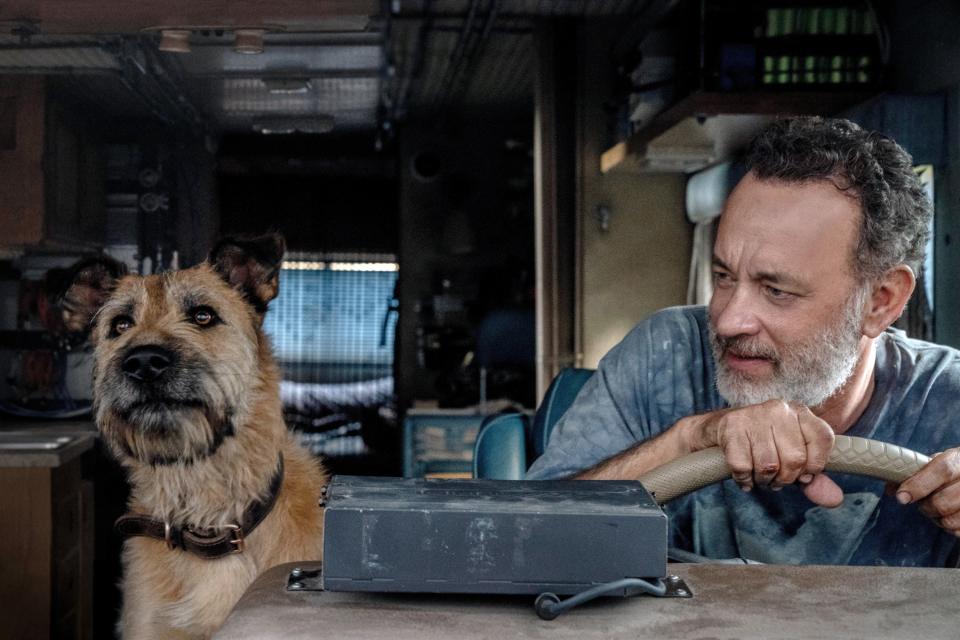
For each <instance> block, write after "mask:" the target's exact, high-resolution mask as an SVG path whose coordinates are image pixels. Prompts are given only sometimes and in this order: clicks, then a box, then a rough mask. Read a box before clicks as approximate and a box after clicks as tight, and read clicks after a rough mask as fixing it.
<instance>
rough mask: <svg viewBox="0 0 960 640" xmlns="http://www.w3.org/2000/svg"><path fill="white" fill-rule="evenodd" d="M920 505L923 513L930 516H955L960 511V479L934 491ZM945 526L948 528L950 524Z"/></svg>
mask: <svg viewBox="0 0 960 640" xmlns="http://www.w3.org/2000/svg"><path fill="white" fill-rule="evenodd" d="M918 507H919V509H920V512H921V513H923V514H924V515H926V516H928V517H930V518H934V519H943V520H947V519H948V518H955V517H956V516H957V514H958V512H960V481H954V482H952V483H950V484H948V485H947V486H945V487H942V488H941V489H940V490H938V491H934V492H933V494H932V495H930V497H928V498H925V499H923V500H921V501H920V502H919V503H918ZM943 526H944V527H945V528H946V527H947V526H948V524H944V525H943Z"/></svg>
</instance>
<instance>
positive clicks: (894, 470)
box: [639, 436, 930, 504]
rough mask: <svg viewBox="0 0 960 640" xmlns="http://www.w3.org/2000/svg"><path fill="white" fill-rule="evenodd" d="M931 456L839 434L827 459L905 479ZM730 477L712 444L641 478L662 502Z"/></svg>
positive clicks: (836, 465) (832, 467)
mask: <svg viewBox="0 0 960 640" xmlns="http://www.w3.org/2000/svg"><path fill="white" fill-rule="evenodd" d="M929 461H930V458H929V457H928V456H925V455H923V454H922V453H917V452H916V451H911V450H910V449H904V448H903V447H898V446H897V445H895V444H887V443H885V442H879V441H877V440H869V439H867V438H857V437H853V436H837V437H836V440H834V443H833V450H832V451H831V452H830V458H829V459H828V460H827V466H826V470H827V471H838V472H840V473H854V474H857V475H862V476H870V477H871V478H878V479H880V480H886V481H887V482H897V483H899V482H903V481H904V480H906V479H907V478H909V477H910V476H912V475H913V474H914V473H916V472H917V471H919V470H920V469H921V468H922V467H923V466H924V465H925V464H927V462H929ZM728 477H730V469H729V468H728V467H727V463H726V460H725V459H724V457H723V451H721V449H720V447H711V448H710V449H703V450H702V451H697V452H695V453H691V454H690V455H687V456H684V457H682V458H677V459H676V460H673V461H671V462H668V463H666V464H664V465H660V466H659V467H657V468H656V469H653V470H652V471H648V472H647V473H645V474H643V475H642V476H641V477H640V478H639V480H640V482H641V483H642V484H643V486H644V487H646V488H647V490H648V491H650V493H652V494H653V495H654V498H656V500H657V502H658V503H659V504H666V503H667V502H670V501H671V500H673V499H674V498H679V497H680V496H683V495H686V494H688V493H690V492H691V491H696V490H697V489H700V488H701V487H705V486H707V485H708V484H713V483H714V482H719V481H721V480H724V479H726V478H728Z"/></svg>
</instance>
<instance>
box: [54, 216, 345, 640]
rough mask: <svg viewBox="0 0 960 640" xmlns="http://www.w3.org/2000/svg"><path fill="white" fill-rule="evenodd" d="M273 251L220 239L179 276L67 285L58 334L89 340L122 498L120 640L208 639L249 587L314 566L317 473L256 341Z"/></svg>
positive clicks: (263, 340) (273, 283)
mask: <svg viewBox="0 0 960 640" xmlns="http://www.w3.org/2000/svg"><path fill="white" fill-rule="evenodd" d="M283 252H284V241H283V238H282V236H279V235H277V234H273V235H266V236H259V237H238V238H225V239H223V240H221V241H220V242H218V243H217V244H216V246H215V247H214V248H213V250H212V251H211V253H210V255H209V257H208V258H207V260H206V262H204V263H202V264H200V265H198V266H195V267H192V268H188V269H183V270H179V271H172V272H167V273H162V274H158V275H150V276H145V277H141V276H137V275H127V274H125V270H124V268H123V267H122V266H121V265H120V264H119V263H117V262H115V261H113V260H110V259H109V258H103V257H99V258H93V259H87V260H85V261H81V262H80V263H78V264H77V265H75V267H74V269H73V271H72V278H71V284H70V286H69V288H68V289H67V291H66V293H65V295H64V297H63V300H62V306H63V315H64V320H65V323H66V325H67V327H68V328H70V329H72V330H75V331H76V330H89V332H90V338H91V341H92V343H93V346H94V374H93V391H94V413H95V417H96V422H97V426H98V428H99V430H100V433H101V435H102V437H103V439H104V441H105V442H106V443H107V444H108V446H109V449H110V451H111V452H112V454H113V455H114V456H115V457H116V458H117V459H118V460H119V462H120V463H121V464H122V465H123V466H124V467H125V469H126V471H127V473H128V479H129V482H130V485H131V497H130V502H129V505H128V508H129V511H130V512H129V513H128V514H127V515H124V516H122V517H121V518H120V519H119V520H118V521H117V529H118V530H119V531H120V532H121V534H123V535H124V536H125V537H126V540H125V541H124V547H123V552H122V564H123V578H122V581H121V588H122V591H123V606H122V611H121V614H120V620H119V623H118V627H119V631H120V633H121V635H122V637H123V638H125V639H128V640H136V639H139V638H152V639H156V638H208V637H210V636H211V635H212V634H213V633H214V631H216V629H217V628H218V627H219V626H220V625H221V624H222V623H223V621H224V619H225V618H226V617H227V614H228V613H229V612H230V610H231V609H232V608H233V606H234V604H235V603H236V602H237V600H238V599H239V598H240V596H241V595H242V594H243V592H244V590H245V589H246V588H247V587H248V586H249V585H250V583H251V582H253V580H254V579H255V578H256V577H257V575H258V574H260V573H261V572H263V571H264V570H266V569H268V568H270V567H272V566H274V565H277V564H280V563H284V562H294V561H301V560H320V559H321V556H322V546H323V511H322V509H321V508H320V506H319V504H318V501H319V498H320V492H321V489H322V487H323V485H325V484H326V481H327V475H326V473H325V472H324V470H323V469H322V467H321V465H320V463H319V461H317V460H316V459H315V458H314V457H313V456H311V455H310V454H309V453H308V452H307V451H306V450H304V449H302V448H301V447H300V446H299V445H298V444H297V443H296V442H295V440H294V437H293V436H292V435H291V433H290V432H289V431H288V430H287V427H286V425H285V423H284V421H283V415H282V411H281V403H280V396H279V379H280V374H279V370H278V367H277V365H276V362H275V361H274V359H273V355H272V353H271V347H270V344H269V341H268V340H267V337H266V336H265V335H264V333H263V330H262V323H263V318H264V314H265V313H266V310H267V304H268V303H269V302H270V300H272V299H273V298H274V297H276V295H277V291H278V287H279V272H280V266H281V263H282V259H283Z"/></svg>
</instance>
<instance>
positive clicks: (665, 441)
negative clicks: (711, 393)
mask: <svg viewBox="0 0 960 640" xmlns="http://www.w3.org/2000/svg"><path fill="white" fill-rule="evenodd" d="M701 418H702V416H691V417H689V418H682V419H680V420H679V421H677V423H676V424H674V425H673V426H672V427H670V428H669V429H667V430H666V431H664V432H663V433H661V434H659V435H657V436H656V437H654V438H651V439H649V440H645V441H644V442H641V443H639V444H637V445H635V446H633V447H630V448H629V449H627V450H626V451H622V452H620V453H618V454H617V455H615V456H613V457H612V458H607V459H606V460H604V461H603V462H601V463H600V464H598V465H596V466H594V467H591V468H590V469H587V470H586V471H582V472H580V473H579V474H577V475H575V476H574V478H575V479H577V480H636V479H637V478H639V477H640V476H641V475H643V474H644V473H646V472H647V471H650V470H651V469H655V468H657V467H659V466H660V465H662V464H664V463H666V462H670V461H671V460H675V459H676V458H679V457H681V456H685V455H687V454H688V453H691V452H692V451H694V450H696V445H691V439H692V435H693V433H695V430H696V429H697V428H698V426H699V424H700V420H701Z"/></svg>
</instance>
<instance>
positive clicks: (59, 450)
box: [0, 420, 97, 467]
mask: <svg viewBox="0 0 960 640" xmlns="http://www.w3.org/2000/svg"><path fill="white" fill-rule="evenodd" d="M96 439H97V429H96V426H95V425H94V424H93V422H92V421H90V420H64V421H59V420H57V421H53V420H50V421H46V420H30V421H28V420H10V421H5V422H2V423H0V467H59V466H61V465H63V464H66V463H67V462H70V461H71V460H73V459H74V458H76V457H78V456H80V455H81V454H83V453H84V452H86V451H88V450H90V449H91V448H93V445H94V443H95V442H96Z"/></svg>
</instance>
